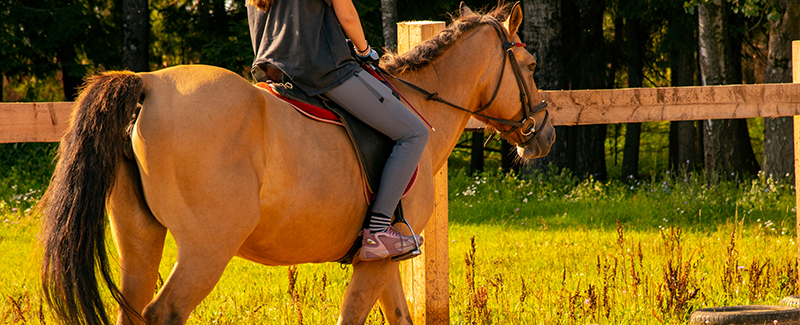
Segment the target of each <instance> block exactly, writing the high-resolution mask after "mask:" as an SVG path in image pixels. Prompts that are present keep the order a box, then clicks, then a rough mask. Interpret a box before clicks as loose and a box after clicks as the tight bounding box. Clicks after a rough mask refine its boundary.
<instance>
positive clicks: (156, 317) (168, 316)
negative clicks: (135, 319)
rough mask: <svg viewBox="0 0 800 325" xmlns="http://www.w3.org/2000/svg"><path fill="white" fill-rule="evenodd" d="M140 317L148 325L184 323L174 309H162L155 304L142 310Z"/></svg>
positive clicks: (180, 324)
mask: <svg viewBox="0 0 800 325" xmlns="http://www.w3.org/2000/svg"><path fill="white" fill-rule="evenodd" d="M142 317H143V318H144V321H145V323H146V324H148V325H173V324H174V325H182V324H183V323H184V320H183V317H181V315H180V313H179V312H178V311H177V310H175V308H164V307H162V306H158V305H156V304H155V303H151V304H149V305H147V307H145V308H144V312H143V313H142Z"/></svg>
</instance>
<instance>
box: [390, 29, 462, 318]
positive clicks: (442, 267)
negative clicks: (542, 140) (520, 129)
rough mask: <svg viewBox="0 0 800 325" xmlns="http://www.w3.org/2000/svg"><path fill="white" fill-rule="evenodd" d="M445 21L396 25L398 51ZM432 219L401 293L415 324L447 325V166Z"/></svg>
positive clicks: (438, 181) (406, 269) (403, 266)
mask: <svg viewBox="0 0 800 325" xmlns="http://www.w3.org/2000/svg"><path fill="white" fill-rule="evenodd" d="M444 27H445V24H444V22H435V21H417V22H401V23H398V24H397V51H398V53H403V52H405V51H408V50H409V49H411V48H412V47H414V46H415V45H417V44H419V43H421V42H422V41H424V40H427V39H429V38H431V37H433V36H435V35H436V34H438V33H439V32H440V31H441V30H442V29H444ZM434 184H435V187H436V190H435V193H436V194H435V195H436V198H435V206H434V211H433V216H431V219H430V221H429V222H428V225H427V226H426V227H425V230H424V231H423V232H422V235H423V236H424V237H425V245H424V246H423V248H422V256H419V257H417V258H414V259H411V260H408V261H405V262H401V263H400V273H401V277H402V279H403V290H404V291H405V293H406V297H407V300H408V302H409V303H410V305H409V310H410V311H411V318H412V320H413V321H414V324H418V325H420V324H424V325H430V324H450V269H449V263H448V262H449V256H450V255H449V246H448V245H449V240H448V232H447V231H448V230H447V198H448V195H447V164H446V163H445V165H444V166H443V167H442V169H440V170H439V171H438V172H437V173H436V175H435V176H434Z"/></svg>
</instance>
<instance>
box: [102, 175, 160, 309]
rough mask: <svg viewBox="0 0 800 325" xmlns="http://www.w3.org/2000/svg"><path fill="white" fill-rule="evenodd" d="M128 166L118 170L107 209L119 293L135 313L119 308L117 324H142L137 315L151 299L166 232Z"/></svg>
mask: <svg viewBox="0 0 800 325" xmlns="http://www.w3.org/2000/svg"><path fill="white" fill-rule="evenodd" d="M129 167H130V166H122V167H120V169H119V172H118V173H117V179H116V182H115V185H114V189H113V190H112V192H111V196H110V197H109V200H108V205H107V207H108V212H109V216H110V218H111V229H112V231H113V234H114V239H115V241H116V244H117V250H118V251H119V254H120V265H121V267H122V274H121V275H122V284H121V289H120V290H121V292H122V295H123V297H125V300H126V301H127V303H128V304H129V306H130V307H132V308H133V310H135V311H136V314H133V313H129V312H126V311H125V309H124V308H120V313H119V317H118V319H117V324H142V321H141V318H140V317H141V316H140V315H139V314H141V313H142V311H143V310H144V307H145V306H147V304H148V303H150V301H151V300H152V299H153V292H154V291H155V287H156V281H157V280H158V265H159V263H160V261H161V254H162V252H163V249H164V238H165V237H166V234H167V229H166V228H164V226H162V225H161V224H160V223H159V222H158V221H157V220H156V219H155V217H153V214H152V213H151V212H150V209H149V208H148V207H147V205H146V203H145V202H144V199H143V198H142V194H141V187H140V186H139V185H138V184H139V177H138V171H137V170H136V169H135V168H136V167H135V166H133V168H129Z"/></svg>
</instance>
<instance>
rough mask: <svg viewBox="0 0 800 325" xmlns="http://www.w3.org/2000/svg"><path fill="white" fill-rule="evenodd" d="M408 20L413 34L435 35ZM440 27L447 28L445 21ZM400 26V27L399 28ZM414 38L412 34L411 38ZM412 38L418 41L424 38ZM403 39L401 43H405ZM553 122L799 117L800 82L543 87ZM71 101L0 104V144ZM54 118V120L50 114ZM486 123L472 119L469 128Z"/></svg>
mask: <svg viewBox="0 0 800 325" xmlns="http://www.w3.org/2000/svg"><path fill="white" fill-rule="evenodd" d="M401 24H405V25H404V26H405V27H404V30H405V34H406V36H408V35H410V34H414V35H420V34H427V35H435V33H433V32H432V31H431V30H430V28H429V27H430V26H423V25H419V24H410V23H401ZM440 27H442V28H443V27H444V24H443V23H442V24H441V26H440ZM398 28H399V26H398ZM406 39H409V38H406ZM410 39H413V40H418V39H420V38H419V37H412V38H410ZM400 44H402V43H398V46H400ZM541 93H542V98H544V99H545V100H546V101H547V102H548V109H550V112H551V116H552V119H553V124H554V125H584V124H607V123H631V122H651V121H688V120H704V119H719V118H751V117H775V116H794V115H800V84H760V85H728V86H713V87H666V88H629V89H606V90H572V91H542V92H541ZM71 106H72V103H71V102H55V103H2V104H0V143H8V142H57V141H59V140H60V139H61V134H62V132H63V130H65V129H66V127H67V125H68V120H69V114H70V111H71ZM51 115H52V116H53V117H52V118H49V117H50V116H51ZM482 126H483V124H482V123H481V122H478V121H477V120H475V119H471V120H470V122H469V124H468V125H467V129H468V130H473V129H480V128H482Z"/></svg>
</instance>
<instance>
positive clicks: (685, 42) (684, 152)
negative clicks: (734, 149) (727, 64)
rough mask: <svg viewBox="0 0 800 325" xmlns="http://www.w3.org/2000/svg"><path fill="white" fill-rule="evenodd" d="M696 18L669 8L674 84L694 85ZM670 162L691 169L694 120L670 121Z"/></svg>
mask: <svg viewBox="0 0 800 325" xmlns="http://www.w3.org/2000/svg"><path fill="white" fill-rule="evenodd" d="M696 25H697V19H696V18H694V19H692V18H691V17H690V16H688V15H687V14H686V13H685V12H684V10H683V9H678V10H675V11H674V12H672V14H671V15H670V18H669V23H668V28H669V30H668V34H669V37H670V38H671V39H673V42H674V43H675V44H681V45H676V46H675V47H673V48H672V49H671V50H670V51H669V55H670V59H671V60H670V61H671V64H670V66H671V67H670V71H671V76H670V78H671V82H672V86H673V87H683V86H694V74H695V70H696V67H697V65H696V64H695V63H696V61H695V58H694V54H695V52H696V48H697V40H696V39H695V37H694V35H695V28H696ZM669 132H670V141H669V157H670V158H669V159H670V160H669V162H670V164H669V165H670V168H671V169H673V170H685V171H693V170H694V166H695V165H696V164H697V155H696V153H697V147H696V146H695V143H697V136H696V135H697V130H696V128H695V122H694V121H675V122H670V128H669Z"/></svg>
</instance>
